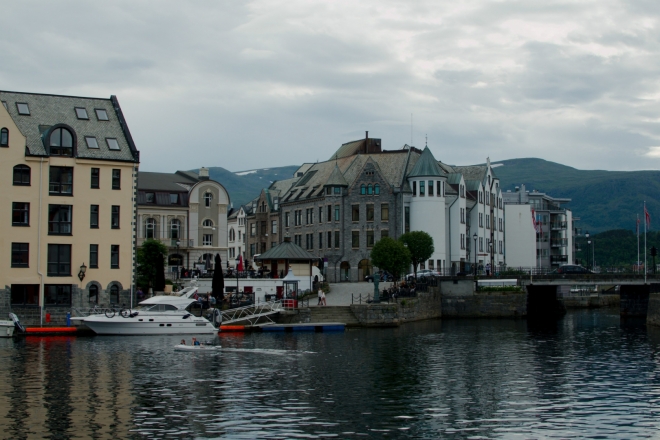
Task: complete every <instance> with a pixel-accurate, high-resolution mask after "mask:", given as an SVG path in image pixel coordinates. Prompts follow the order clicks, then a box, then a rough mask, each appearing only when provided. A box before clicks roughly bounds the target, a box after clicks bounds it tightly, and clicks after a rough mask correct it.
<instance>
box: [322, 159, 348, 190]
mask: <svg viewBox="0 0 660 440" xmlns="http://www.w3.org/2000/svg"><path fill="white" fill-rule="evenodd" d="M325 186H348V182H347V181H346V179H344V175H343V174H342V173H341V171H339V166H337V164H335V168H334V169H333V170H332V174H330V177H328V180H327V181H326V182H325Z"/></svg>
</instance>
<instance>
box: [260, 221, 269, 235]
mask: <svg viewBox="0 0 660 440" xmlns="http://www.w3.org/2000/svg"><path fill="white" fill-rule="evenodd" d="M261 233H262V234H266V235H268V229H266V222H261Z"/></svg>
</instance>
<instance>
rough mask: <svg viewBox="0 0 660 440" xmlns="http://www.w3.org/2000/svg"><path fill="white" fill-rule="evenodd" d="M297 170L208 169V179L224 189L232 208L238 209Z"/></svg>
mask: <svg viewBox="0 0 660 440" xmlns="http://www.w3.org/2000/svg"><path fill="white" fill-rule="evenodd" d="M298 168H299V166H298V165H292V166H286V167H278V168H266V169H260V170H253V171H254V172H249V171H243V172H240V171H239V172H237V173H234V172H231V171H228V170H226V169H224V168H222V167H209V177H210V178H211V179H213V180H216V181H218V182H220V183H221V184H222V185H223V186H224V187H225V189H226V190H227V192H229V197H230V199H231V203H232V204H233V206H234V208H238V207H239V206H240V205H244V204H246V203H247V202H249V201H250V200H252V199H254V198H255V197H257V196H258V195H259V193H260V192H261V190H262V189H263V188H268V187H269V186H270V184H271V183H272V182H274V181H275V180H284V179H288V178H290V177H293V173H294V172H295V171H296V170H297V169H298Z"/></svg>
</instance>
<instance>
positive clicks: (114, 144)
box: [105, 138, 119, 150]
mask: <svg viewBox="0 0 660 440" xmlns="http://www.w3.org/2000/svg"><path fill="white" fill-rule="evenodd" d="M105 141H106V142H107V143H108V148H109V149H111V150H119V143H118V142H117V139H115V138H106V139H105Z"/></svg>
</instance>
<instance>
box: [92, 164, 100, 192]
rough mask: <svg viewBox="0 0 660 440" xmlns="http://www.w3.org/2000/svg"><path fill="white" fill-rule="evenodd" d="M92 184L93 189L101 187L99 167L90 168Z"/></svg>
mask: <svg viewBox="0 0 660 440" xmlns="http://www.w3.org/2000/svg"><path fill="white" fill-rule="evenodd" d="M91 179H92V184H91V187H92V188H94V189H99V188H100V187H101V185H100V183H101V169H100V168H92V177H91Z"/></svg>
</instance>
